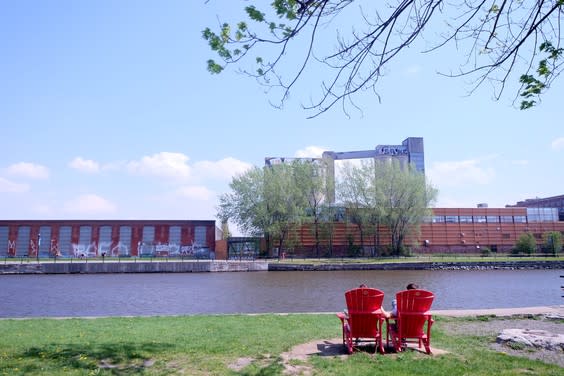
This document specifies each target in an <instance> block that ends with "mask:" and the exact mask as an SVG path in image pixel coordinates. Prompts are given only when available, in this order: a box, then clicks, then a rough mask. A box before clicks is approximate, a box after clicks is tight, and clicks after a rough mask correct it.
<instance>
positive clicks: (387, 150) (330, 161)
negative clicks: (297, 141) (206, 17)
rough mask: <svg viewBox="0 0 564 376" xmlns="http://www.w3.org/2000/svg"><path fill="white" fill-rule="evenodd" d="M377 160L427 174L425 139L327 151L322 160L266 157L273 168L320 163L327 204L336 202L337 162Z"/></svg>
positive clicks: (419, 138) (409, 138) (267, 164)
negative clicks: (391, 162) (281, 165)
mask: <svg viewBox="0 0 564 376" xmlns="http://www.w3.org/2000/svg"><path fill="white" fill-rule="evenodd" d="M367 158H373V159H375V160H388V159H395V160H398V161H400V163H401V164H402V165H408V164H409V165H412V166H413V167H414V168H415V170H416V171H419V172H421V173H422V174H425V150H424V147H423V137H408V138H406V139H405V140H403V142H402V143H401V145H378V146H376V147H375V148H374V149H371V150H356V151H338V152H336V151H325V152H323V155H322V157H321V158H294V157H266V158H265V159H264V164H265V166H267V167H268V166H272V165H276V164H279V163H291V162H292V161H294V160H302V161H310V162H315V163H320V164H321V165H322V166H323V169H324V174H325V177H326V179H327V189H328V191H327V197H326V200H327V202H330V203H334V202H335V161H343V160H351V159H367Z"/></svg>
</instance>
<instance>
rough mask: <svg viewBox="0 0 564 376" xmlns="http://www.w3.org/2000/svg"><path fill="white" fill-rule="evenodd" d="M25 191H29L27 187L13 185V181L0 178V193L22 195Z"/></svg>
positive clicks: (18, 184) (17, 184) (25, 185)
mask: <svg viewBox="0 0 564 376" xmlns="http://www.w3.org/2000/svg"><path fill="white" fill-rule="evenodd" d="M27 191H29V185H27V184H20V183H14V182H13V181H10V180H8V179H4V178H2V177H0V192H1V193H23V192H27Z"/></svg>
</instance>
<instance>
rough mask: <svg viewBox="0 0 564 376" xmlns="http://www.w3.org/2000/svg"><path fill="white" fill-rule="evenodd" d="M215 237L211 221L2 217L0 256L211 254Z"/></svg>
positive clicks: (214, 229) (204, 255)
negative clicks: (26, 218) (3, 218)
mask: <svg viewBox="0 0 564 376" xmlns="http://www.w3.org/2000/svg"><path fill="white" fill-rule="evenodd" d="M215 240H216V226H215V221H213V220H212V221H207V220H206V221H190V220H0V257H20V256H21V257H23V256H29V257H37V256H39V257H53V256H55V255H57V256H59V257H95V256H102V255H104V256H108V257H112V256H120V257H127V256H201V257H206V256H207V257H209V256H210V255H211V256H213V254H214V252H215ZM38 253H39V254H38Z"/></svg>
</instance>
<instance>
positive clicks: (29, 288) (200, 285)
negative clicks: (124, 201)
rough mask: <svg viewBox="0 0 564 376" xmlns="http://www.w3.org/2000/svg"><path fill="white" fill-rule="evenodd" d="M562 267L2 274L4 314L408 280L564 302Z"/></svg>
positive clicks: (276, 304)
mask: <svg viewBox="0 0 564 376" xmlns="http://www.w3.org/2000/svg"><path fill="white" fill-rule="evenodd" d="M560 274H562V271H561V270H525V271H505V270H503V271H332V272H253V273H247V272H242V273H183V274H89V275H3V276H0V286H2V288H1V289H0V317H36V316H123V315H184V314H208V313H209V314H213V313H263V312H336V311H339V310H341V309H343V307H344V298H343V293H344V292H345V291H346V290H348V289H350V288H354V287H356V286H358V285H359V284H360V283H366V284H367V285H369V286H373V287H376V288H379V289H381V290H383V291H384V292H385V294H386V296H385V299H384V305H385V306H386V307H389V306H390V302H391V300H392V299H393V294H395V292H396V291H398V290H401V289H403V288H404V287H405V285H406V284H407V283H409V282H416V283H418V284H419V285H420V286H421V287H422V288H425V289H428V290H431V291H433V292H434V293H435V295H436V299H435V302H434V304H433V308H435V309H454V308H462V309H472V308H504V307H523V306H546V305H559V304H562V298H561V297H560V295H561V291H560V284H561V282H562V281H561V278H559V276H560Z"/></svg>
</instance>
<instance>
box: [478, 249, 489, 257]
mask: <svg viewBox="0 0 564 376" xmlns="http://www.w3.org/2000/svg"><path fill="white" fill-rule="evenodd" d="M491 254H492V251H491V249H489V247H483V248H482V250H481V251H480V255H481V256H482V257H490V256H491Z"/></svg>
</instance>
